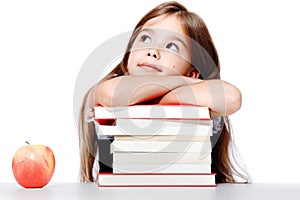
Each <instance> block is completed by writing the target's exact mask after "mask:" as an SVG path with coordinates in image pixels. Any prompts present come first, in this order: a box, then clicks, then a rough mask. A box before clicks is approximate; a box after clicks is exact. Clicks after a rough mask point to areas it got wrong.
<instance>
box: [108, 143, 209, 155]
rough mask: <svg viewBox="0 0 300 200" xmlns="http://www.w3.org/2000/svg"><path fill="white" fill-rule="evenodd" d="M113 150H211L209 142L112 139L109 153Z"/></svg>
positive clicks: (197, 151)
mask: <svg viewBox="0 0 300 200" xmlns="http://www.w3.org/2000/svg"><path fill="white" fill-rule="evenodd" d="M115 152H170V153H171V152H195V153H200V152H211V142H210V141H207V142H193V141H192V142H186V141H180V142H178V141H175V142H174V141H139V142H136V141H113V142H112V144H111V153H115Z"/></svg>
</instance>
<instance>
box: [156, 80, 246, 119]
mask: <svg viewBox="0 0 300 200" xmlns="http://www.w3.org/2000/svg"><path fill="white" fill-rule="evenodd" d="M159 103H160V104H172V103H182V104H194V105H200V106H207V107H209V108H210V109H211V115H212V117H217V116H227V115H231V114H233V113H235V112H236V111H238V110H239V109H240V107H241V103H242V95H241V92H240V91H239V89H238V88H236V87H235V86H234V85H232V84H230V83H228V82H225V81H222V80H205V81H202V82H199V83H195V84H192V85H186V86H182V87H179V88H176V89H174V90H173V91H171V92H169V93H168V94H166V95H165V96H164V97H162V98H161V99H160V102H159Z"/></svg>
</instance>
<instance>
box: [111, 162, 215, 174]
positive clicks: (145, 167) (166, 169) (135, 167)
mask: <svg viewBox="0 0 300 200" xmlns="http://www.w3.org/2000/svg"><path fill="white" fill-rule="evenodd" d="M113 173H115V174H120V173H132V174H138V173H156V174H162V173H172V174H174V173H183V174H184V173H203V174H209V173H211V165H210V164H190V163H189V164H186V163H183V164H178V163H171V164H165V163H155V164H149V163H147V164H118V163H113Z"/></svg>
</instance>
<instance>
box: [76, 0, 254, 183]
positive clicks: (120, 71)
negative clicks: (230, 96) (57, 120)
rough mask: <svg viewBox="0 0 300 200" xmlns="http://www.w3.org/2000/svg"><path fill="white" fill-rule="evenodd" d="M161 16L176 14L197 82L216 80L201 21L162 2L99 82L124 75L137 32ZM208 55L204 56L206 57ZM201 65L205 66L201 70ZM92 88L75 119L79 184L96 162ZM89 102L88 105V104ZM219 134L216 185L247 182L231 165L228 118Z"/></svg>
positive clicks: (214, 159)
mask: <svg viewBox="0 0 300 200" xmlns="http://www.w3.org/2000/svg"><path fill="white" fill-rule="evenodd" d="M162 15H176V16H177V17H178V18H179V19H180V20H181V21H182V25H183V27H185V29H186V32H187V35H188V36H189V37H190V38H191V39H192V40H194V41H196V43H195V44H198V45H193V43H192V45H191V46H192V51H191V52H192V54H191V63H192V65H193V67H195V68H197V69H198V71H199V72H200V77H199V78H201V79H206V80H207V79H219V78H220V73H219V72H220V63H219V57H218V53H217V50H216V48H215V45H214V43H213V40H212V38H211V36H210V33H209V31H208V29H207V26H206V25H205V23H204V21H203V20H202V19H201V18H200V17H199V16H198V15H197V14H195V13H192V12H189V11H188V10H187V9H186V8H185V7H184V6H183V5H181V4H179V3H177V2H173V1H172V2H166V3H162V4H160V5H158V6H157V7H155V8H154V9H152V10H151V11H149V12H148V13H147V14H146V15H145V16H144V17H143V18H142V19H141V20H140V21H139V22H138V24H137V25H136V27H135V29H134V31H133V33H132V36H131V38H130V40H129V43H128V46H127V49H126V52H125V54H124V57H123V59H122V61H121V62H120V63H119V64H118V65H117V66H116V67H115V68H114V69H113V70H112V71H111V72H110V73H109V74H108V75H107V76H105V77H104V78H103V79H102V80H101V81H104V80H108V79H111V78H113V77H114V76H122V75H124V74H126V73H127V69H126V67H125V66H126V65H127V61H128V57H129V54H130V49H131V47H132V44H133V42H134V40H135V38H136V36H137V34H138V33H139V30H140V29H141V28H142V27H143V25H144V24H145V23H146V22H148V21H149V20H150V19H153V18H155V17H159V16H162ZM207 55H208V56H207ZM203 66H205V67H203ZM94 88H95V86H94V87H92V88H91V89H90V90H89V91H88V92H87V94H86V95H85V97H84V99H83V103H82V107H81V111H80V113H81V114H80V119H79V126H78V129H79V146H80V157H81V160H80V181H82V182H90V181H91V182H93V181H95V180H96V179H95V178H94V177H93V173H97V171H94V172H93V170H94V164H95V162H96V161H97V159H95V156H96V154H97V151H98V148H99V147H98V145H97V136H96V133H95V127H94V124H93V123H87V122H86V119H87V112H88V110H89V107H91V106H92V105H93V100H91V98H90V97H91V94H92V93H93V90H94ZM91 102H92V103H91ZM222 122H223V123H221V126H222V127H221V129H220V130H221V132H220V133H219V136H218V140H217V142H216V144H215V145H214V147H213V149H212V171H213V172H215V173H216V182H217V183H235V182H237V181H236V178H235V177H238V178H242V179H243V180H244V182H249V181H250V179H249V176H248V175H247V173H246V171H245V170H244V169H243V168H242V167H240V165H239V163H238V162H235V161H236V159H235V156H234V155H235V150H234V148H232V147H233V146H234V144H233V141H232V135H231V127H230V122H229V119H228V117H226V116H225V117H222Z"/></svg>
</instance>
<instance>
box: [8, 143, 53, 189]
mask: <svg viewBox="0 0 300 200" xmlns="http://www.w3.org/2000/svg"><path fill="white" fill-rule="evenodd" d="M27 144H28V145H27V146H23V147H21V148H19V149H18V150H17V151H16V153H15V155H14V157H13V161H12V171H13V173H14V177H15V179H16V181H17V182H18V183H19V184H20V185H21V186H23V187H25V188H41V187H44V186H45V185H47V184H48V183H49V181H50V180H51V178H52V175H53V173H54V169H55V158H54V154H53V151H52V150H51V149H50V148H49V147H47V146H45V145H29V143H28V142H27Z"/></svg>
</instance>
